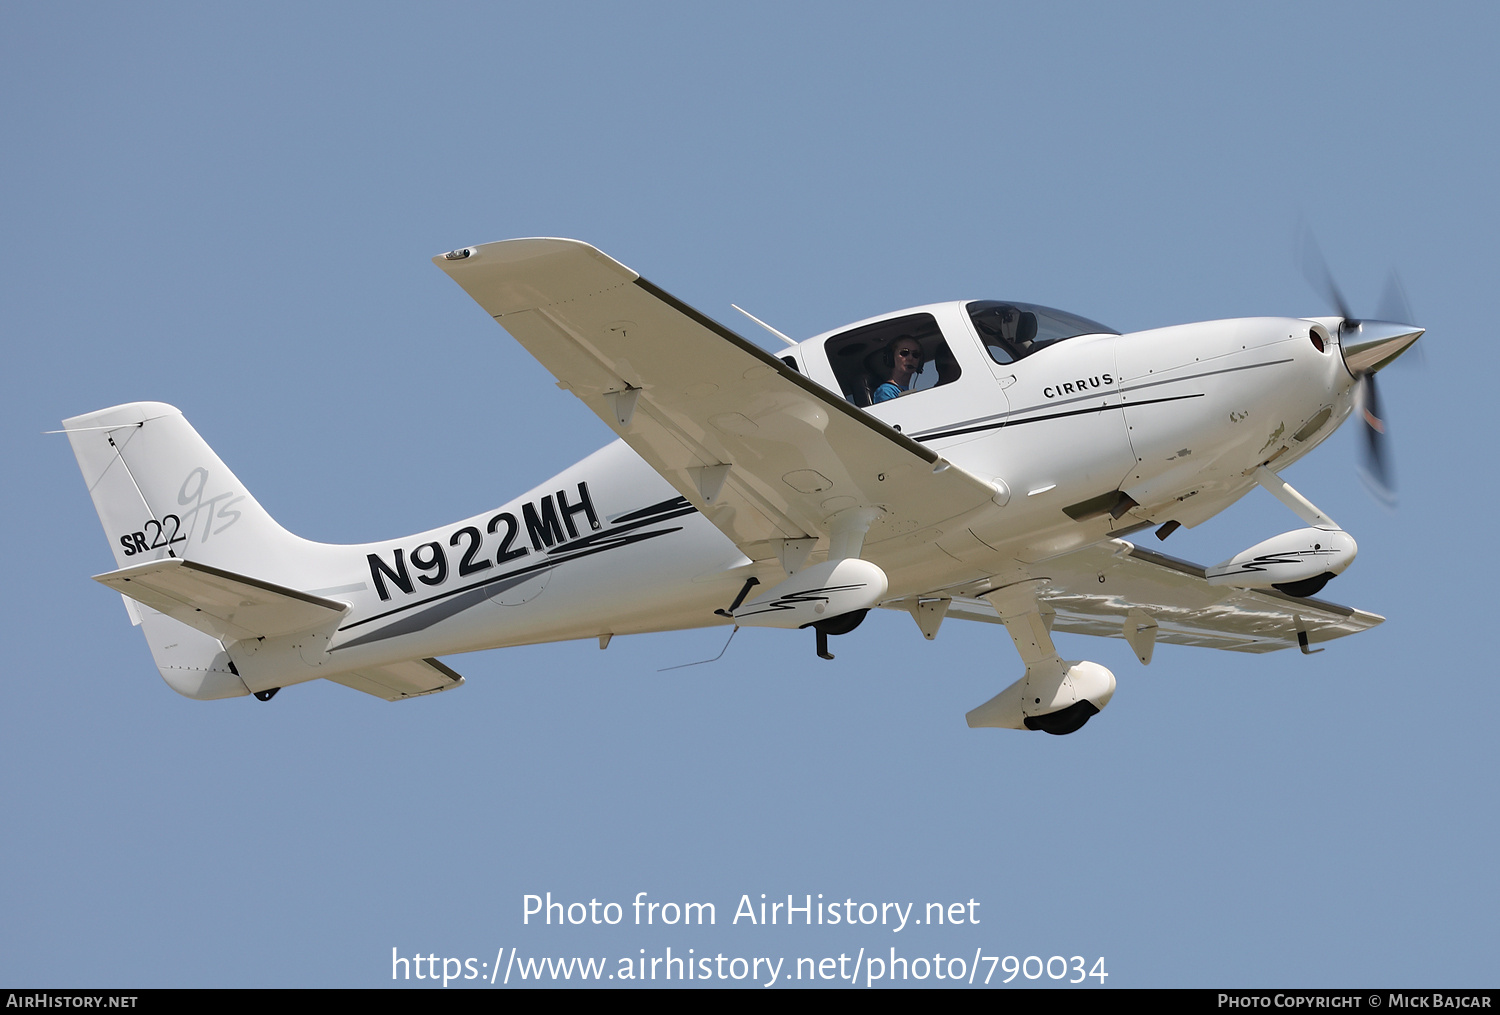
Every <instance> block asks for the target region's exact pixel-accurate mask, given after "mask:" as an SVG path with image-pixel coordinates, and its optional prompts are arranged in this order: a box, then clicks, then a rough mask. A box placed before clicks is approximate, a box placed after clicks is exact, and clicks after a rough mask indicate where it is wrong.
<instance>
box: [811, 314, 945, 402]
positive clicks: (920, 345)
mask: <svg viewBox="0 0 1500 1015" xmlns="http://www.w3.org/2000/svg"><path fill="white" fill-rule="evenodd" d="M914 347H915V348H917V349H920V351H921V362H920V365H919V367H918V369H917V372H916V373H915V374H909V372H908V371H905V370H899V369H898V368H897V364H896V360H897V354H898V349H899V352H901V353H909V352H911V351H912V350H913V348H914ZM823 348H824V351H825V352H827V354H828V362H829V365H830V366H832V367H833V374H834V376H835V377H837V378H838V382H839V388H840V389H841V390H842V391H843V393H844V397H845V398H847V399H848V400H849V401H851V402H853V403H854V404H855V405H858V406H860V407H866V406H870V405H873V404H875V403H876V402H879V401H885V400H887V399H888V398H890V397H895V396H896V394H897V393H899V394H900V395H906V394H910V393H911V392H914V391H922V390H925V389H927V388H933V387H937V386H939V385H942V384H948V383H950V382H951V381H956V380H958V376H959V373H960V371H959V367H958V363H957V361H956V360H955V359H954V357H953V352H952V350H950V349H949V348H948V343H947V341H946V340H944V338H943V332H942V329H941V328H939V327H938V323H937V319H936V318H935V317H933V316H932V315H931V314H911V315H909V316H907V317H898V318H896V319H894V320H890V321H881V322H879V323H878V324H869V325H866V326H865V327H863V328H856V329H854V330H853V331H846V332H844V333H842V334H839V335H835V336H833V337H832V338H830V339H829V340H828V341H827V342H826V343H825V344H824V347H823ZM901 358H902V359H903V360H904V361H906V362H908V363H909V362H910V359H911V357H910V356H902V357H901ZM893 376H894V378H895V380H893ZM882 386H886V387H885V390H884V391H882V390H881V388H882Z"/></svg>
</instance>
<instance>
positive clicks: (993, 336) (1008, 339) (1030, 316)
mask: <svg viewBox="0 0 1500 1015" xmlns="http://www.w3.org/2000/svg"><path fill="white" fill-rule="evenodd" d="M969 318H970V319H971V320H972V321H973V322H974V328H975V330H976V331H978V332H979V337H980V339H982V340H983V341H984V347H985V348H986V349H988V350H989V353H990V357H991V358H992V359H993V360H994V361H995V362H996V363H1014V362H1015V361H1016V360H1018V359H1024V358H1025V357H1027V356H1030V355H1031V354H1032V353H1034V352H1036V351H1037V350H1038V349H1041V348H1042V347H1044V346H1048V345H1051V344H1052V343H1053V342H1061V341H1063V340H1064V339H1069V338H1077V337H1078V336H1079V335H1118V334H1119V332H1118V331H1116V330H1115V329H1113V328H1106V327H1105V326H1104V325H1102V324H1100V323H1099V322H1098V321H1091V320H1089V319H1088V318H1087V317H1079V316H1078V315H1077V314H1070V313H1068V312H1067V311H1065V310H1054V309H1053V308H1051V307H1044V306H1040V305H1038V304H1036V303H1007V302H1002V301H1001V300H975V301H974V302H973V303H970V304H969Z"/></svg>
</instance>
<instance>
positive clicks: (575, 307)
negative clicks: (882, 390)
mask: <svg viewBox="0 0 1500 1015" xmlns="http://www.w3.org/2000/svg"><path fill="white" fill-rule="evenodd" d="M433 262H434V263H435V264H437V266H438V267H440V268H442V269H443V271H445V272H447V274H448V275H449V277H451V278H452V279H453V280H454V281H455V282H457V283H458V284H459V285H460V286H461V287H462V288H463V290H464V291H465V292H467V293H468V294H469V295H470V296H472V297H473V298H474V300H475V301H476V302H477V303H478V304H479V305H480V306H482V307H483V308H484V309H485V311H486V312H488V313H489V314H490V315H491V316H492V317H494V318H495V320H497V321H499V322H500V324H501V325H502V326H503V327H504V328H505V329H506V330H507V331H509V332H510V333H511V334H512V335H514V336H515V337H516V339H517V340H519V341H520V343H521V345H523V346H524V347H525V348H526V350H527V351H528V352H530V353H531V354H532V355H533V356H535V357H536V358H537V359H538V360H540V361H541V363H542V365H543V366H545V367H546V368H547V369H548V370H549V371H551V372H552V374H553V376H555V377H556V378H557V379H558V386H559V387H562V388H564V389H566V390H569V391H572V392H573V394H575V395H577V396H578V397H579V398H580V399H582V400H583V402H584V404H585V405H587V406H588V407H589V408H590V409H592V410H593V411H594V412H595V413H597V414H598V416H599V418H600V419H602V420H604V421H605V423H607V424H609V426H610V427H611V428H612V429H614V430H615V432H616V433H618V434H619V435H620V436H621V437H622V438H624V440H625V441H626V442H627V443H628V444H629V445H630V446H631V447H632V448H634V449H635V450H636V451H637V452H638V453H639V454H640V456H641V457H642V458H644V459H645V460H646V461H647V462H648V463H649V464H650V465H651V466H652V467H653V468H654V469H656V471H657V472H659V473H661V475H662V476H663V477H665V478H666V479H667V481H668V482H670V483H671V484H672V485H673V486H674V487H676V488H677V490H678V491H679V492H680V493H681V494H682V495H683V496H684V497H686V498H687V499H688V500H689V501H690V502H691V503H692V504H693V505H694V506H695V507H697V508H698V509H699V510H700V511H702V512H703V513H704V515H706V516H707V517H708V518H709V520H711V521H712V522H713V523H714V524H715V525H716V526H718V528H719V529H720V530H721V531H722V532H724V534H725V535H727V536H728V537H729V538H730V539H731V540H733V541H734V543H735V544H736V545H737V546H738V547H739V548H740V550H741V552H743V553H744V554H745V555H746V556H748V557H750V558H751V559H752V560H763V559H766V558H770V557H776V556H778V555H779V554H781V553H783V551H784V549H785V545H786V541H788V540H790V541H797V540H803V539H808V538H809V537H819V536H827V535H828V534H829V531H830V525H829V519H830V518H831V517H832V516H834V515H836V514H838V513H839V512H841V511H844V510H845V509H850V508H876V509H878V510H879V516H878V518H877V519H876V521H875V522H874V523H873V524H872V525H871V527H870V530H869V533H868V535H867V536H866V539H865V547H866V549H865V552H864V554H863V555H864V556H866V557H868V558H871V559H873V560H875V561H877V562H878V561H879V559H880V556H881V548H880V543H881V542H882V541H884V540H889V539H893V538H896V537H898V536H906V535H909V534H911V533H914V532H917V531H919V530H921V529H924V528H928V527H930V526H935V525H938V524H939V523H942V522H945V521H948V520H949V519H952V518H955V517H957V516H960V515H963V514H966V513H968V512H970V511H972V510H974V509H975V508H977V507H979V506H981V505H982V504H984V503H985V502H986V501H988V500H990V499H991V498H992V497H993V496H994V495H995V492H996V490H995V488H994V487H992V486H991V485H990V484H989V483H987V482H985V481H984V480H982V479H980V478H978V477H976V476H974V475H971V474H969V473H967V472H965V471H964V470H962V469H960V468H958V467H957V466H953V465H950V464H949V463H948V462H946V461H945V460H943V459H942V458H940V457H939V456H938V455H937V454H936V453H935V452H934V451H932V450H931V449H929V448H927V447H924V446H923V445H921V444H918V443H917V442H915V441H913V440H912V439H911V438H909V437H906V436H905V435H903V434H901V433H899V432H898V431H896V430H894V429H892V428H891V427H889V426H887V425H886V424H885V423H883V422H881V421H880V420H878V419H876V418H875V417H873V416H871V415H869V414H868V413H865V412H863V411H861V410H860V409H858V408H856V407H854V406H852V405H850V404H849V403H848V402H846V401H845V400H844V399H843V398H841V397H839V396H838V395H836V394H834V393H832V392H830V391H828V390H827V389H826V388H824V387H822V386H821V385H819V384H817V383H815V382H813V381H811V380H809V379H808V378H806V377H804V376H803V375H801V374H800V373H798V372H797V371H796V370H795V369H793V368H792V367H790V366H788V365H787V364H786V363H784V362H782V361H781V360H780V359H777V358H776V357H775V356H773V355H772V354H770V353H768V352H766V351H765V350H764V349H761V348H760V347H758V346H756V345H754V344H753V343H751V342H750V341H748V340H746V339H745V338H743V337H741V336H740V335H737V334H735V333H734V332H733V331H731V330H729V329H728V328H726V327H724V326H723V325H721V324H718V323H717V322H715V321H712V320H710V319H709V318H707V317H705V316H704V315H703V314H701V313H699V312H698V311H696V310H694V309H693V308H692V307H689V306H687V305H686V304H684V303H682V302H680V301H679V300H677V299H675V298H674V297H672V296H671V295H669V294H668V293H665V292H663V291H662V290H660V289H658V288H657V287H656V286H654V285H652V284H651V283H650V282H647V281H646V280H645V279H643V278H641V277H640V276H639V275H638V274H636V273H635V272H634V271H632V270H630V269H629V268H627V267H625V266H624V265H623V264H620V263H619V262H618V261H615V260H613V259H612V258H610V257H608V256H606V255H605V254H603V253H601V252H600V251H598V250H596V249H594V248H593V247H591V246H589V245H588V244H586V243H581V242H579V241H577V240H562V239H525V240H506V241H503V242H500V243H489V244H485V245H484V246H479V247H469V248H465V249H463V250H456V251H453V252H452V253H449V254H444V255H440V256H438V257H435V258H433ZM807 545H810V544H807Z"/></svg>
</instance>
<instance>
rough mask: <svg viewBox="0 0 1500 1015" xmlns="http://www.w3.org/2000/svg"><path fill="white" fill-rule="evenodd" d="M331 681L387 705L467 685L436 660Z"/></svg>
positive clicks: (343, 675) (408, 662)
mask: <svg viewBox="0 0 1500 1015" xmlns="http://www.w3.org/2000/svg"><path fill="white" fill-rule="evenodd" d="M328 679H329V680H332V681H333V682H334V683H335V684H343V685H344V686H345V687H352V688H354V689H355V690H356V691H363V692H365V693H366V694H373V695H375V697H377V698H384V699H385V700H386V701H400V700H401V699H402V698H419V697H421V696H422V695H424V694H437V693H438V692H439V691H449V690H452V689H453V688H455V687H459V686H462V684H463V682H464V678H463V677H461V676H459V675H458V674H457V673H454V672H453V671H452V670H450V669H449V668H448V667H446V666H444V665H443V664H442V663H440V662H438V661H437V660H436V659H408V660H406V661H405V662H400V663H388V664H386V665H385V666H367V667H365V668H363V669H361V670H359V671H357V672H355V673H338V674H335V675H333V676H331V677H329V678H328Z"/></svg>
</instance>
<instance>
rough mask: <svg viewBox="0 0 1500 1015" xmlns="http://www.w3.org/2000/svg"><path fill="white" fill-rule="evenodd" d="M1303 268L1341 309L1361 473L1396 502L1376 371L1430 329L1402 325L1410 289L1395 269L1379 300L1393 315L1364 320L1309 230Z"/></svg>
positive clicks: (1406, 318) (1383, 495)
mask: <svg viewBox="0 0 1500 1015" xmlns="http://www.w3.org/2000/svg"><path fill="white" fill-rule="evenodd" d="M1302 270H1303V272H1304V273H1305V274H1306V276H1307V280H1308V282H1309V283H1311V284H1312V286H1313V288H1315V289H1317V290H1318V291H1320V292H1321V293H1322V294H1323V295H1324V296H1325V297H1326V298H1327V299H1328V301H1329V302H1330V303H1332V304H1333V305H1334V307H1335V308H1337V310H1338V314H1339V317H1340V318H1341V320H1340V321H1339V350H1340V352H1341V353H1342V354H1343V357H1344V367H1345V368H1346V369H1347V370H1348V371H1349V373H1350V374H1351V375H1352V376H1353V377H1354V380H1355V382H1356V385H1357V386H1356V389H1355V394H1354V397H1355V406H1356V408H1357V409H1358V410H1359V416H1360V419H1361V420H1362V421H1363V422H1364V424H1365V431H1364V433H1365V439H1364V452H1363V454H1362V456H1361V457H1362V458H1363V461H1362V462H1361V466H1360V471H1361V473H1363V475H1364V477H1365V481H1366V482H1367V483H1368V484H1369V485H1370V488H1371V490H1372V492H1374V494H1375V495H1376V496H1377V497H1378V498H1379V499H1381V500H1382V501H1385V502H1386V503H1387V504H1391V505H1394V504H1395V503H1396V481H1395V474H1394V472H1393V470H1392V468H1391V462H1390V453H1389V452H1388V451H1387V449H1386V439H1385V434H1386V424H1385V415H1384V413H1383V410H1382V409H1381V405H1380V394H1379V391H1378V389H1377V388H1376V386H1375V374H1376V373H1377V372H1378V371H1379V370H1381V369H1382V368H1383V367H1385V366H1386V365H1387V364H1389V363H1391V362H1392V361H1394V360H1395V359H1396V357H1398V356H1400V355H1401V354H1402V353H1403V352H1405V351H1406V350H1407V349H1409V348H1411V346H1412V345H1413V344H1414V343H1415V342H1416V340H1417V339H1419V338H1421V337H1422V334H1423V332H1424V331H1425V330H1426V329H1424V328H1420V327H1418V326H1416V325H1414V324H1406V323H1402V322H1403V321H1409V320H1410V319H1411V317H1412V313H1411V307H1410V306H1409V305H1408V304H1407V301H1406V291H1405V289H1404V288H1403V287H1402V285H1401V280H1400V278H1398V277H1397V275H1396V273H1395V272H1394V271H1393V272H1391V277H1390V280H1389V281H1388V282H1387V283H1386V288H1385V295H1384V296H1383V297H1382V299H1381V301H1380V314H1381V316H1382V317H1385V318H1389V319H1388V320H1379V321H1375V320H1362V319H1360V318H1358V317H1355V316H1354V314H1353V312H1351V311H1350V309H1349V304H1348V302H1347V301H1346V300H1345V299H1344V294H1343V292H1342V291H1341V290H1340V289H1339V287H1338V283H1337V282H1335V281H1334V279H1333V273H1332V272H1331V271H1329V270H1328V262H1327V261H1326V260H1324V258H1323V252H1322V250H1321V249H1319V247H1318V243H1317V241H1316V240H1315V239H1313V237H1312V234H1311V233H1306V232H1305V233H1304V234H1303V242H1302Z"/></svg>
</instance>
